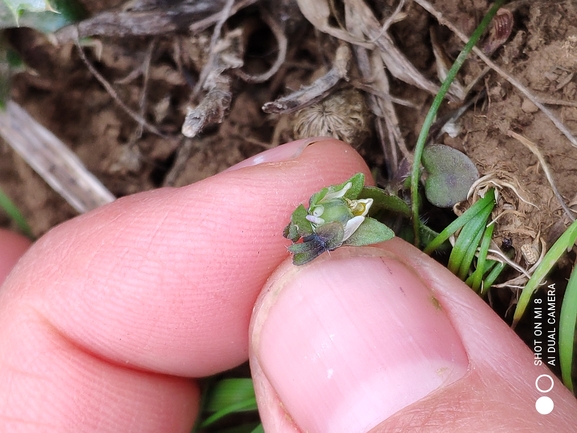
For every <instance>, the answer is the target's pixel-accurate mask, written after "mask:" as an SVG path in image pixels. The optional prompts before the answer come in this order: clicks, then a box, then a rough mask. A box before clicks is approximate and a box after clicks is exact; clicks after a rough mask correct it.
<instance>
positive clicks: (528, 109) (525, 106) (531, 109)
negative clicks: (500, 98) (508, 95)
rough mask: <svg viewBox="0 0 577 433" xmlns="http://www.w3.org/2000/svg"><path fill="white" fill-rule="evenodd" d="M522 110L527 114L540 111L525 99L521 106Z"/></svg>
mask: <svg viewBox="0 0 577 433" xmlns="http://www.w3.org/2000/svg"><path fill="white" fill-rule="evenodd" d="M521 110H523V111H524V112H525V113H536V112H537V111H539V107H537V106H536V105H535V104H533V103H532V102H531V101H529V100H528V99H523V103H522V104H521Z"/></svg>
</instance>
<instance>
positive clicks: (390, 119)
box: [345, 7, 411, 175]
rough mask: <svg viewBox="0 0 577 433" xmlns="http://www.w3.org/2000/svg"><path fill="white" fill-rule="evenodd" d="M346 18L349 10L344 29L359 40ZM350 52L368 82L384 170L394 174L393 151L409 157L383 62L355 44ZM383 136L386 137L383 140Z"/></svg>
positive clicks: (396, 160)
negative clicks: (383, 160) (385, 166)
mask: <svg viewBox="0 0 577 433" xmlns="http://www.w3.org/2000/svg"><path fill="white" fill-rule="evenodd" d="M350 17H351V14H350V13H349V8H348V7H345V20H346V26H347V29H348V30H349V31H350V32H351V33H352V34H353V35H355V36H357V37H361V36H362V31H361V29H360V28H359V27H358V26H356V21H355V20H351V18H350ZM383 27H384V26H383ZM354 50H355V57H356V60H357V67H358V68H359V71H360V73H361V76H362V78H363V79H364V80H365V81H366V82H367V83H368V84H367V86H366V87H368V90H367V89H365V90H366V91H367V93H369V97H368V101H369V107H370V108H371V111H372V112H373V113H374V114H375V116H376V130H377V134H378V136H379V141H380V142H381V147H382V148H383V153H384V155H385V161H386V164H387V170H388V171H389V173H391V174H393V175H394V174H396V172H397V170H398V167H399V161H400V157H399V155H398V152H397V148H398V149H400V150H401V152H402V153H403V156H404V157H405V158H407V159H410V158H411V156H410V152H409V150H408V149H407V145H406V143H405V139H404V138H403V134H402V133H401V129H400V126H399V119H398V117H397V113H396V111H395V107H394V105H393V100H392V98H391V96H390V94H389V80H388V77H387V73H386V72H385V67H384V64H383V59H382V57H381V56H380V54H379V53H378V51H377V50H372V51H371V52H369V50H367V49H366V48H364V47H361V46H358V45H357V46H354ZM383 121H384V125H383ZM385 131H386V132H385ZM385 134H386V135H387V137H385ZM387 143H388V145H387Z"/></svg>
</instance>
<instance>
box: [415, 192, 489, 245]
mask: <svg viewBox="0 0 577 433" xmlns="http://www.w3.org/2000/svg"><path fill="white" fill-rule="evenodd" d="M487 206H490V207H491V211H492V210H493V207H494V206H495V190H493V189H492V188H491V189H490V190H489V191H487V193H486V194H485V197H483V198H482V199H481V200H477V201H476V202H475V203H474V204H473V205H472V206H471V207H470V208H469V209H467V210H466V211H465V212H464V213H463V215H461V216H460V217H459V218H457V219H456V220H455V221H453V222H452V223H451V224H449V225H448V226H447V227H445V229H444V230H443V231H442V232H441V233H440V234H439V236H437V237H436V238H435V239H433V240H432V241H431V242H430V243H429V245H427V247H426V248H425V249H424V250H423V252H424V253H425V254H431V253H432V252H433V251H435V250H436V249H437V248H438V247H439V246H441V245H442V244H443V243H444V242H445V241H446V240H447V239H449V238H450V237H451V235H452V234H454V233H455V232H456V231H457V230H459V229H460V228H461V227H463V226H464V225H465V224H467V223H468V222H469V221H471V220H472V219H473V218H475V216H476V215H477V214H478V213H479V212H482V210H483V209H484V208H485V207H487Z"/></svg>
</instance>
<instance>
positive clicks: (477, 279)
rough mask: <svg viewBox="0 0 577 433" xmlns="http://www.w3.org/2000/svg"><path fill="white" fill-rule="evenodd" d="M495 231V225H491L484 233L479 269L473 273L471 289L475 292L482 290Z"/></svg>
mask: <svg viewBox="0 0 577 433" xmlns="http://www.w3.org/2000/svg"><path fill="white" fill-rule="evenodd" d="M494 229H495V224H490V225H489V226H487V228H486V229H485V233H483V239H482V241H481V247H480V248H479V255H478V257H477V267H476V268H475V271H474V272H473V275H472V276H473V279H472V281H471V284H470V285H471V288H472V289H473V290H474V291H475V292H477V293H478V292H479V291H480V289H481V283H482V282H483V275H485V272H486V267H487V265H488V263H487V253H488V252H489V246H490V245H491V238H492V237H493V230H494Z"/></svg>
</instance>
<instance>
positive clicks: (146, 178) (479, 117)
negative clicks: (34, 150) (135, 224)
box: [0, 0, 577, 262]
mask: <svg viewBox="0 0 577 433" xmlns="http://www.w3.org/2000/svg"><path fill="white" fill-rule="evenodd" d="M86 3H87V7H89V8H90V9H91V12H97V11H99V10H106V9H108V8H110V7H111V6H112V5H113V3H118V2H117V1H116V2H114V1H100V2H86ZM374 3H375V4H376V5H377V6H378V7H381V9H380V10H384V11H392V10H394V7H395V6H396V2H393V1H387V0H381V1H375V2H374ZM431 3H432V4H433V5H434V6H435V7H436V8H439V10H440V11H441V12H442V13H443V16H444V17H445V18H447V19H448V20H449V21H451V22H452V23H455V24H456V25H457V27H459V28H461V29H462V30H463V31H464V32H466V33H467V34H470V32H471V31H472V29H474V27H475V26H476V24H477V23H478V22H479V20H480V19H481V18H482V16H483V14H484V13H485V12H486V11H487V10H488V7H489V6H490V4H489V2H488V1H486V0H453V1H441V0H437V1H433V2H431ZM375 9H376V8H375ZM509 9H511V10H512V11H513V17H514V26H513V31H512V34H511V37H510V38H509V40H508V41H507V42H506V43H505V45H504V46H502V47H500V48H499V49H498V50H497V51H496V52H495V53H494V54H493V56H492V59H493V60H494V61H495V62H496V63H497V64H499V65H500V66H501V67H502V68H503V69H505V70H506V71H507V72H508V73H509V74H510V75H511V76H513V77H514V78H515V79H516V80H518V81H519V82H521V83H522V84H523V85H525V86H526V87H527V88H528V89H529V90H530V91H531V92H532V93H533V94H534V95H536V96H537V97H539V98H540V99H541V100H542V101H545V102H546V103H547V106H548V107H549V108H550V110H551V111H552V112H553V113H554V114H555V115H556V116H557V117H558V118H560V119H561V120H562V122H563V123H564V124H565V125H566V126H567V127H568V128H569V130H570V131H573V132H574V133H576V134H577V102H576V99H575V98H576V94H577V78H574V73H575V71H576V70H577V24H576V23H577V5H576V4H575V2H573V1H570V0H554V1H551V0H543V1H522V0H521V1H516V2H513V4H511V5H510V6H509ZM404 10H405V11H406V17H405V18H404V19H403V20H402V21H400V22H398V23H395V24H393V26H392V27H391V29H390V33H391V35H392V37H393V40H394V42H395V44H396V45H397V46H398V47H399V48H400V50H401V51H402V52H403V53H404V54H405V55H406V56H407V57H408V58H409V59H410V60H411V62H412V63H413V64H414V65H415V66H416V67H417V69H418V70H420V71H421V72H422V73H423V74H424V75H425V76H427V77H428V78H429V79H431V80H432V81H434V82H436V83H438V82H439V79H438V77H437V76H436V70H435V58H434V56H433V53H432V48H431V37H430V35H429V32H430V29H431V28H434V29H435V31H436V33H437V34H438V36H437V39H438V40H439V44H440V45H441V46H442V48H443V50H444V51H445V52H446V54H447V55H448V56H449V57H450V58H453V59H454V58H455V56H456V55H457V54H458V52H459V50H460V49H461V48H462V43H461V42H459V41H458V39H457V38H456V37H455V36H454V35H453V34H452V33H451V32H450V31H449V30H448V29H446V28H445V27H441V26H439V25H438V23H437V22H436V21H435V19H434V18H433V17H431V16H430V15H429V14H428V13H426V12H425V11H424V10H423V9H422V8H421V7H420V6H418V5H417V4H416V3H412V4H410V5H408V6H406V7H405V9H404ZM258 16H259V15H258V9H257V8H256V7H252V8H248V9H246V10H244V11H242V12H241V13H240V14H239V15H238V16H236V17H233V18H232V19H231V21H233V24H231V26H232V25H239V23H241V22H242V21H243V20H253V21H255V22H257V24H254V25H256V26H257V30H256V31H255V33H253V38H251V39H250V40H249V41H248V45H247V52H246V57H245V66H244V68H245V69H246V70H248V71H250V72H252V73H260V72H263V70H266V69H267V68H268V67H270V65H271V64H272V63H273V62H274V59H275V56H276V50H277V47H276V43H275V42H274V38H273V36H272V34H271V33H270V31H268V30H267V29H266V26H263V25H262V23H260V24H259V23H258V22H259V21H258ZM295 16H296V17H297V18H298V21H297V22H298V23H299V24H298V25H299V27H298V31H296V32H294V33H292V35H291V37H290V38H289V45H288V57H287V60H286V62H285V65H284V66H283V67H282V68H281V70H280V71H279V72H278V73H277V74H276V76H275V77H273V78H271V79H270V80H268V81H266V82H264V83H262V84H247V83H243V82H242V81H241V80H239V79H238V80H236V81H235V82H233V85H232V91H233V102H232V106H231V110H230V113H229V115H228V116H227V117H226V118H225V120H224V122H223V123H222V124H220V125H218V126H213V127H209V128H207V129H206V130H205V131H204V132H203V133H202V134H200V136H199V137H197V138H194V139H185V138H183V137H182V135H181V134H180V128H181V125H182V122H183V119H184V116H185V114H186V106H187V104H188V102H189V99H190V94H191V81H190V77H187V76H186V75H183V74H182V73H181V72H180V69H179V62H180V61H182V59H183V54H182V53H186V56H184V57H186V60H184V61H182V63H183V65H182V66H183V68H184V69H185V70H187V71H189V73H190V75H191V76H193V77H197V76H198V73H199V71H200V69H201V68H202V62H203V61H205V60H206V57H207V54H206V52H203V47H204V48H205V47H206V46H207V43H208V41H209V40H210V37H211V32H212V28H211V29H209V30H208V31H206V32H205V33H202V34H201V35H197V36H195V37H193V38H191V37H189V36H186V35H182V34H181V35H174V34H169V35H165V36H162V37H158V38H155V39H154V42H153V38H146V37H123V38H111V37H102V38H99V39H98V41H99V42H98V43H97V44H95V48H93V49H92V48H85V51H86V53H87V56H88V57H89V59H90V61H91V62H93V64H94V65H95V67H96V68H97V69H98V71H100V73H101V74H102V75H103V76H104V77H105V78H106V80H108V81H109V82H110V83H111V84H112V86H113V88H114V89H115V91H116V93H117V94H118V97H119V98H120V99H121V100H122V101H124V103H126V104H127V105H128V106H129V107H131V108H132V109H134V110H135V111H139V110H142V112H143V113H144V114H143V115H144V117H145V118H146V119H147V120H148V121H149V122H150V123H151V124H154V125H155V126H157V127H158V128H160V129H161V130H162V131H163V132H164V133H165V134H166V136H167V138H162V137H159V136H158V135H155V134H153V133H150V132H147V131H144V132H142V131H140V130H139V127H138V125H137V124H136V123H135V121H134V120H132V119H131V118H130V117H129V116H128V115H127V114H126V113H125V112H124V111H123V109H122V108H120V107H119V105H118V104H117V103H115V101H114V99H113V98H112V97H111V95H110V94H109V93H108V92H107V91H106V90H104V88H103V87H102V85H101V84H100V83H99V82H98V81H97V80H96V79H95V77H94V76H93V74H91V72H90V71H89V70H88V69H87V67H86V66H85V64H84V63H83V62H82V61H81V59H80V58H79V55H78V52H77V50H76V48H75V47H74V45H73V44H66V45H64V46H59V47H57V46H53V45H51V44H50V43H49V42H48V41H47V39H45V38H44V37H43V36H40V35H38V34H36V33H34V32H32V31H30V30H26V29H18V30H17V31H12V32H11V33H10V35H9V36H10V40H11V41H12V42H13V44H14V45H15V46H16V47H17V49H18V50H19V51H20V53H21V54H22V56H23V58H24V59H25V61H26V62H27V64H28V65H29V66H30V68H31V69H30V70H29V71H28V72H26V73H22V74H19V75H18V76H16V77H15V79H14V82H13V89H12V98H13V99H14V100H15V101H17V102H18V103H19V104H21V105H22V106H23V107H24V108H25V109H26V110H28V111H29V113H31V115H32V116H33V117H34V118H35V119H37V120H38V121H39V122H40V123H42V124H43V125H45V126H46V127H47V128H48V129H50V130H51V131H53V132H54V133H55V134H56V135H57V136H58V137H60V138H61V139H62V140H63V141H64V142H65V143H66V144H68V145H69V146H70V148H72V149H73V150H74V152H75V153H76V154H77V155H78V156H79V157H80V158H81V160H82V161H83V162H84V164H85V165H86V167H87V168H88V169H89V170H90V171H91V172H92V173H94V174H95V175H96V176H97V177H98V178H99V179H100V180H101V181H102V182H103V183H104V184H105V185H106V187H107V188H108V189H109V190H110V191H111V192H112V193H113V194H114V195H116V196H124V195H128V194H134V193H136V192H139V191H144V190H149V189H153V188H158V187H161V186H163V185H166V184H170V185H174V186H180V185H185V184H189V183H192V182H195V181H198V180H200V179H203V178H205V177H208V176H211V175H213V174H215V173H218V172H220V171H222V170H223V169H225V168H227V167H229V166H231V165H233V164H235V163H237V162H239V161H241V160H242V159H244V158H246V157H248V156H251V155H253V154H256V153H258V152H260V151H262V150H264V149H266V148H268V147H270V146H273V145H276V144H278V143H279V142H283V141H287V140H289V139H291V138H293V132H292V126H291V125H292V123H291V122H293V121H294V118H293V117H292V116H289V115H282V116H278V115H266V114H264V113H263V112H262V111H261V107H262V106H263V104H264V103H266V102H268V101H272V100H274V99H275V98H277V97H279V96H282V95H283V94H286V93H289V91H291V90H296V89H298V88H300V87H301V86H302V85H306V84H309V83H310V82H311V81H312V80H313V79H314V78H316V77H318V76H320V75H322V74H323V73H325V72H326V70H327V68H330V62H331V58H332V53H334V51H335V49H336V44H335V43H334V41H331V40H329V38H328V37H327V36H325V35H322V34H319V33H318V32H317V33H315V31H314V29H313V27H312V26H311V25H310V24H309V23H307V22H305V21H304V20H303V19H302V17H299V16H298V15H295ZM255 17H256V18H255ZM379 18H383V17H379ZM259 26H260V27H259ZM287 31H288V30H287ZM151 43H154V45H153V48H152V51H151V53H152V56H151V61H150V66H149V68H148V85H147V87H146V92H147V93H146V98H145V103H144V104H142V103H141V102H140V101H141V97H142V92H143V83H144V78H143V73H141V72H138V71H142V65H143V64H144V63H145V58H146V53H147V50H149V48H150V46H151ZM177 48H178V50H180V51H179V52H180V56H178V55H177V54H175V53H177V52H178V50H177ZM99 49H101V54H100V55H98V54H97V52H98V51H99ZM484 68H485V65H484V63H483V62H482V61H481V60H478V59H477V58H476V57H474V56H471V59H470V60H468V61H467V63H466V64H465V66H464V68H463V71H462V72H461V73H460V75H459V77H458V80H459V82H460V83H461V84H462V85H467V84H468V83H469V82H471V80H473V78H474V77H476V76H477V75H478V74H479V72H480V71H482V70H483V69H484ZM355 74H357V75H355ZM351 76H352V79H351V81H350V83H351V84H355V83H357V84H358V83H359V82H360V81H361V80H360V79H358V73H356V72H355V71H354V70H353V71H352V73H351ZM389 79H390V80H391V82H390V86H391V89H390V92H391V94H392V95H394V96H396V97H398V98H401V99H405V100H406V101H409V102H411V103H413V104H414V106H413V107H407V106H401V105H398V106H395V107H396V109H397V112H398V115H399V119H400V122H399V123H400V125H399V127H400V131H401V133H402V135H403V137H404V139H405V141H406V143H407V146H408V147H409V148H412V146H413V145H414V142H415V140H416V137H417V135H418V133H419V129H420V126H421V124H422V122H423V119H424V116H425V114H426V112H427V110H428V107H429V105H430V102H431V100H432V96H431V95H430V94H429V93H426V92H424V91H422V90H418V89H417V88H416V87H414V86H412V85H409V84H406V83H404V82H403V81H402V80H399V79H396V78H395V77H391V76H389ZM483 88H484V89H485V91H486V94H487V97H486V98H485V99H482V100H481V101H480V102H478V103H477V104H475V105H474V106H473V107H472V108H471V109H469V110H468V111H467V112H466V113H465V114H464V116H463V117H462V118H461V120H460V121H459V124H460V132H459V133H458V135H457V136H456V137H450V136H448V135H447V134H445V135H443V136H442V137H441V138H440V140H439V141H441V142H443V143H445V144H448V145H450V146H453V147H455V148H457V149H459V150H462V151H464V152H465V153H466V154H467V155H468V156H469V157H470V158H471V159H472V160H473V161H474V162H475V164H476V165H477V166H478V168H479V171H480V173H481V174H482V175H485V174H489V173H497V174H499V176H498V177H499V178H500V179H501V181H503V180H504V179H506V180H507V182H508V183H509V184H511V185H516V187H515V189H516V190H517V191H516V192H517V194H518V195H519V196H521V197H523V199H524V200H526V202H528V203H530V204H528V203H524V202H523V201H522V200H520V199H519V198H518V197H516V196H515V194H514V193H512V192H511V191H510V190H507V188H505V189H504V190H503V191H502V193H503V195H504V196H505V197H508V203H506V204H505V206H510V207H511V209H513V210H515V211H516V212H515V213H513V212H511V213H510V214H509V215H506V216H504V217H503V219H502V220H501V223H500V226H499V227H500V228H499V229H498V231H497V233H496V238H497V240H498V241H506V242H509V241H510V242H512V245H513V247H514V248H515V249H516V251H517V261H519V262H521V261H522V260H523V259H522V258H521V255H520V247H521V246H522V245H529V244H532V243H533V242H534V240H535V238H536V237H538V236H543V238H544V240H545V241H546V242H547V243H548V244H549V245H550V243H551V241H552V239H553V238H554V236H555V234H557V235H558V233H559V231H560V230H562V228H563V227H564V225H565V224H566V221H565V220H564V219H563V213H562V210H561V208H560V206H559V204H558V201H557V200H556V198H555V196H554V195H553V193H552V190H551V187H550V186H549V184H548V182H547V180H546V178H545V176H544V174H543V170H542V169H541V168H540V166H539V164H538V163H537V159H536V157H535V156H534V155H533V153H531V151H530V150H529V149H527V148H526V147H525V146H524V145H522V144H521V143H520V142H519V141H517V140H516V139H514V138H511V137H509V136H508V135H507V134H508V131H509V130H512V131H514V132H516V133H519V134H521V135H522V136H524V137H526V138H527V139H529V140H530V141H532V142H533V143H535V144H536V146H537V147H538V148H539V149H540V151H541V152H542V154H543V155H544V157H545V159H546V161H547V163H548V164H549V166H550V169H551V171H552V173H553V177H554V180H555V182H556V184H557V187H558V189H559V191H560V192H561V194H562V195H563V196H564V197H565V200H566V201H567V202H570V201H571V200H573V199H574V198H575V195H576V193H577V171H575V169H574V167H575V166H576V162H577V150H575V149H574V148H573V147H572V145H571V143H570V142H569V141H568V139H567V138H566V137H565V136H564V135H563V134H562V133H561V132H560V131H559V130H558V129H557V128H556V127H555V126H554V125H553V123H552V122H551V121H550V120H549V119H548V118H547V117H546V116H545V115H544V114H543V113H542V112H541V111H540V110H539V109H538V108H537V107H536V106H535V105H533V104H532V103H531V102H530V101H528V100H527V98H526V97H524V96H523V95H522V94H521V93H520V92H519V91H518V90H517V89H515V88H514V87H513V86H512V85H511V84H509V83H508V82H507V80H505V79H504V78H503V77H501V76H499V75H498V74H496V73H495V72H492V71H489V72H488V73H487V74H486V75H485V76H484V78H483V79H482V80H481V81H480V84H479V85H478V86H477V89H478V90H482V89H483ZM457 105H458V104H446V106H445V107H444V108H443V113H446V112H450V111H451V110H453V109H455V108H456V107H457ZM415 107H416V108H415ZM443 113H441V114H443ZM363 115H364V114H363ZM369 120H371V119H369ZM355 144H356V145H357V146H356V147H358V149H359V151H360V152H361V153H362V154H363V155H364V156H365V157H366V159H367V162H368V163H369V165H370V166H372V167H375V168H376V169H378V170H381V172H382V175H383V177H386V173H383V171H384V169H385V167H386V161H385V158H384V156H383V151H382V148H381V145H380V144H379V142H378V139H377V135H376V134H375V133H374V131H373V133H372V135H370V137H369V138H368V139H367V140H364V141H363V143H362V144H361V145H359V143H355ZM183 146H184V148H185V149H188V151H189V153H190V154H189V157H188V158H187V159H186V160H185V161H184V162H183V164H182V167H181V168H182V169H181V170H175V169H174V165H175V163H177V165H179V164H180V161H179V158H180V157H181V156H182V151H181V150H179V149H182V148H183ZM0 151H1V155H2V157H1V158H0V187H1V188H2V189H3V190H4V191H5V192H6V193H7V194H8V196H9V197H11V198H12V199H13V200H14V201H15V202H16V204H17V205H18V207H19V208H20V209H21V211H22V212H23V213H24V215H25V216H26V218H27V219H28V222H29V223H30V225H31V226H32V229H33V232H34V234H35V235H36V236H39V235H41V234H43V233H44V232H46V231H47V230H49V229H50V228H51V227H53V226H54V225H56V224H58V223H60V222H62V221H65V220H67V219H69V218H72V217H74V216H75V211H74V210H73V209H72V208H71V207H70V206H69V205H68V204H66V202H65V201H64V200H63V199H61V198H60V197H59V196H58V195H57V194H56V193H55V192H54V191H53V190H52V189H51V188H50V187H49V186H48V185H47V184H45V183H44V181H43V180H41V179H40V178H39V177H38V176H37V175H36V174H35V173H34V172H33V171H32V169H30V168H29V167H28V166H27V164H26V163H25V162H23V160H22V159H21V158H20V157H19V156H18V155H16V154H15V153H14V152H13V151H12V149H11V148H10V147H9V146H8V145H6V144H1V145H0ZM179 152H180V153H179ZM179 155H180V156H179ZM0 224H2V225H4V226H10V224H11V223H10V221H9V220H8V218H6V217H3V216H0Z"/></svg>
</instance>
